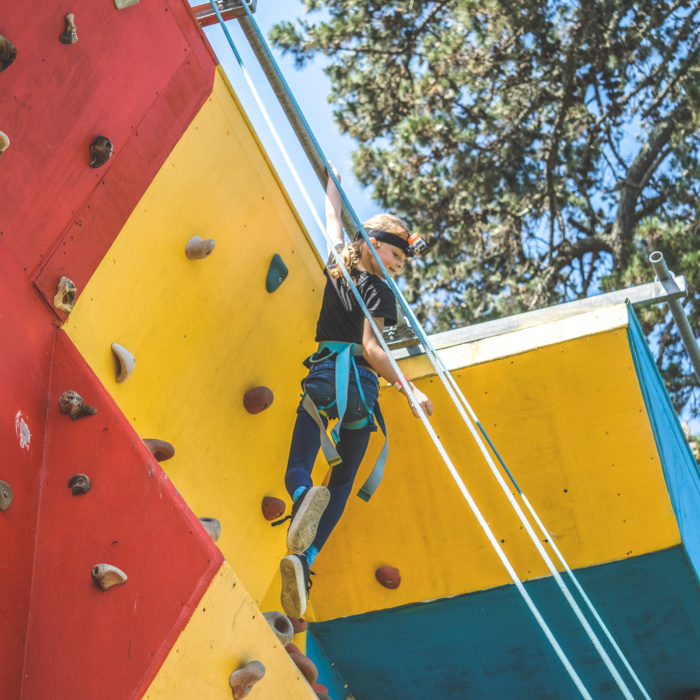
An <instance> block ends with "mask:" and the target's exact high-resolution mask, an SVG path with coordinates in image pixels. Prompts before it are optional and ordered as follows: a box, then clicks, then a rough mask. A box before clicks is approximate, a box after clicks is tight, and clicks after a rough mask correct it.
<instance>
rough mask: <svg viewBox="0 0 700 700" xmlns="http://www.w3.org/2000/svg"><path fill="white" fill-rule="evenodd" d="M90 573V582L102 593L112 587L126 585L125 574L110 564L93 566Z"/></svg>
mask: <svg viewBox="0 0 700 700" xmlns="http://www.w3.org/2000/svg"><path fill="white" fill-rule="evenodd" d="M90 573H91V574H92V580H93V581H94V582H95V583H96V584H97V585H98V586H99V587H100V588H101V589H102V590H103V591H106V590H108V589H109V588H111V587H112V586H118V585H119V584H121V583H126V580H127V576H126V574H125V573H124V572H123V571H122V570H121V569H118V568H117V567H116V566H112V565H111V564H95V566H93V567H92V570H91V572H90Z"/></svg>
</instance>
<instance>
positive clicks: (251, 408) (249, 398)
mask: <svg viewBox="0 0 700 700" xmlns="http://www.w3.org/2000/svg"><path fill="white" fill-rule="evenodd" d="M274 400H275V397H274V395H273V393H272V392H271V391H270V390H269V389H268V388H267V387H266V386H256V387H254V388H253V389H248V391H246V393H245V394H244V395H243V405H244V406H245V410H246V411H248V413H260V412H262V411H264V410H265V409H266V408H268V407H269V406H270V404H271V403H272V402H273V401H274Z"/></svg>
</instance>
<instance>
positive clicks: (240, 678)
mask: <svg viewBox="0 0 700 700" xmlns="http://www.w3.org/2000/svg"><path fill="white" fill-rule="evenodd" d="M264 675H265V667H264V666H263V665H262V664H261V663H260V662H259V661H250V662H248V663H247V664H246V665H245V666H243V667H242V668H239V669H238V670H237V671H234V672H233V673H232V674H231V676H230V677H229V679H228V684H229V686H231V692H232V693H233V697H234V700H240V699H241V698H244V697H246V696H247V695H248V693H250V690H251V688H252V687H253V686H254V685H255V684H256V683H257V682H258V681H259V680H260V679H261V678H262V677H263V676H264Z"/></svg>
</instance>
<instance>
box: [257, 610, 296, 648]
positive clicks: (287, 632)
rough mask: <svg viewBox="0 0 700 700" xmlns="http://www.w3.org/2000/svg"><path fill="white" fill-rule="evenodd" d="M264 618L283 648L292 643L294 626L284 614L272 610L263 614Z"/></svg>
mask: <svg viewBox="0 0 700 700" xmlns="http://www.w3.org/2000/svg"><path fill="white" fill-rule="evenodd" d="M263 617H264V618H265V619H266V620H267V624H268V625H270V628H271V629H272V631H273V632H274V633H275V635H276V636H277V639H278V640H279V642H280V644H281V645H282V646H286V645H287V644H289V643H290V642H291V641H292V637H293V636H294V627H293V626H292V621H291V620H290V619H289V618H288V617H287V616H286V615H285V614H284V613H281V612H277V610H270V611H269V612H266V613H263Z"/></svg>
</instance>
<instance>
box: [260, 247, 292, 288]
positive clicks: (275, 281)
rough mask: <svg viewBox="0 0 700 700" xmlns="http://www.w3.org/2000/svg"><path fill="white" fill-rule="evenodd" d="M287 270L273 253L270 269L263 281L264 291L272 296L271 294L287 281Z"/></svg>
mask: <svg viewBox="0 0 700 700" xmlns="http://www.w3.org/2000/svg"><path fill="white" fill-rule="evenodd" d="M288 274H289V270H288V269H287V266H286V265H285V264H284V260H282V258H281V257H280V256H279V255H278V254H277V253H275V254H274V256H273V257H272V260H271V261H270V267H269V269H268V271H267V279H266V280H265V289H267V291H268V292H269V293H270V294H272V292H274V291H276V290H277V289H279V286H280V285H281V284H282V282H284V281H285V280H286V279H287V275H288Z"/></svg>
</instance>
